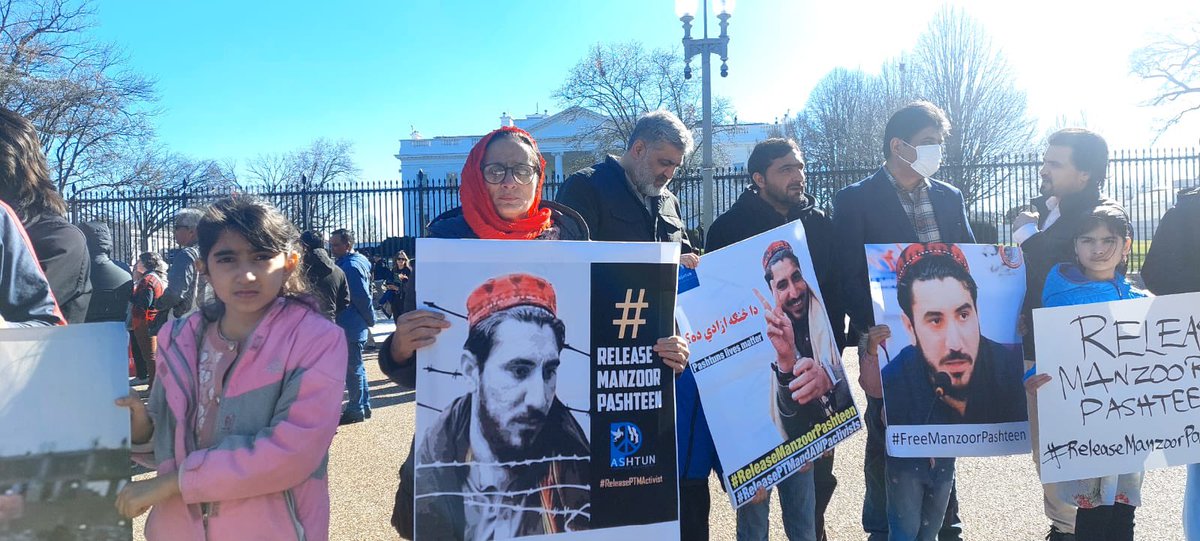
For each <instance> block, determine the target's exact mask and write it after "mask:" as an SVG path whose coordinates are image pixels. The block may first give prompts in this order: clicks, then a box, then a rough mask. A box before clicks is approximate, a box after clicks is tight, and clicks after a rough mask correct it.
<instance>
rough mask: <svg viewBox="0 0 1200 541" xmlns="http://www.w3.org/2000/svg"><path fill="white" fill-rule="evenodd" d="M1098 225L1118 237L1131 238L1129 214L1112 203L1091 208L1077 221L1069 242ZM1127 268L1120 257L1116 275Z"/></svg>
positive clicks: (1073, 241)
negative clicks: (1090, 211)
mask: <svg viewBox="0 0 1200 541" xmlns="http://www.w3.org/2000/svg"><path fill="white" fill-rule="evenodd" d="M1099 226H1104V228H1105V229H1107V230H1108V232H1109V233H1112V234H1113V235H1116V236H1117V237H1119V238H1122V239H1124V238H1133V226H1132V225H1131V224H1130V223H1129V215H1127V214H1125V209H1123V208H1121V207H1118V206H1114V205H1101V206H1098V207H1096V208H1095V209H1092V213H1091V214H1089V215H1088V217H1087V218H1085V219H1084V220H1083V221H1081V222H1079V226H1078V227H1076V228H1075V234H1074V235H1072V236H1071V244H1072V245H1074V244H1075V241H1076V240H1078V239H1079V237H1082V236H1083V235H1085V234H1087V232H1089V231H1091V230H1093V229H1095V228H1097V227H1099ZM1122 246H1123V245H1122ZM1121 249H1122V250H1123V249H1124V248H1123V247H1122V248H1121ZM1076 257H1077V258H1078V256H1076ZM1127 270H1128V262H1127V261H1125V260H1124V259H1122V260H1121V264H1120V265H1117V275H1118V276H1124V275H1125V272H1126V271H1127Z"/></svg>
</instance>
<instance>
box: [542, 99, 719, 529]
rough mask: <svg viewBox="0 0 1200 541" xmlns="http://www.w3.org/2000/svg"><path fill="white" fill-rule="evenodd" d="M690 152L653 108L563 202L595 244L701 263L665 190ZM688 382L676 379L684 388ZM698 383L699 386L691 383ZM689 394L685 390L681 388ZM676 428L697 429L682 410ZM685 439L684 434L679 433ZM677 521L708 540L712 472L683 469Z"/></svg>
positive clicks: (561, 196) (567, 185)
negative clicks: (619, 244) (632, 246)
mask: <svg viewBox="0 0 1200 541" xmlns="http://www.w3.org/2000/svg"><path fill="white" fill-rule="evenodd" d="M691 151H692V133H691V132H690V131H688V129H687V126H685V125H684V124H683V122H682V121H681V120H679V117H676V116H675V115H673V114H671V113H670V112H668V111H662V110H659V111H651V112H649V113H646V114H644V115H642V116H641V117H640V118H638V120H637V123H636V124H635V125H634V127H633V133H632V134H630V136H629V142H628V144H627V145H626V147H625V153H624V154H623V155H621V157H619V158H618V157H615V156H608V157H606V158H605V159H604V161H602V162H600V163H598V164H596V165H593V166H591V167H588V168H586V169H582V170H580V171H578V172H576V173H574V174H572V175H571V176H570V177H567V180H566V182H564V183H563V186H562V188H561V189H559V191H558V196H557V198H556V200H557V202H559V203H562V204H564V205H566V206H568V207H571V208H572V209H574V210H575V211H576V212H578V213H579V215H580V216H582V217H583V220H584V221H585V222H586V223H587V228H588V231H589V232H590V233H591V240H604V241H624V242H678V243H679V244H680V250H681V253H682V256H681V257H680V258H679V262H680V264H681V265H683V266H685V267H688V268H695V267H696V265H697V264H699V263H700V256H699V254H697V253H696V249H695V247H693V246H692V243H691V240H690V239H689V238H688V234H687V228H686V227H685V226H684V223H683V214H682V213H681V212H680V207H679V199H678V198H676V197H675V194H673V193H671V191H670V190H668V189H667V185H668V184H670V182H671V179H672V178H673V177H674V176H675V170H676V169H677V168H678V167H679V165H680V164H682V163H683V157H684V156H686V155H687V154H688V153H689V152H691ZM687 379H688V377H687V376H685V377H682V378H678V379H677V383H678V384H679V385H680V386H682V385H686V384H687V383H686V382H685V380H687ZM692 385H693V386H694V383H693V384H692ZM676 392H677V394H676V400H677V401H678V400H679V395H678V393H680V392H685V393H686V392H687V391H686V389H680V390H677V391H676ZM676 411H677V415H676V429H677V430H679V429H680V427H684V426H691V425H692V424H693V423H694V418H686V419H685V418H684V417H683V414H682V413H679V412H680V410H678V409H677V410H676ZM681 436H686V434H681ZM680 467H681V472H680V476H679V479H680V490H679V513H680V516H679V522H680V533H681V535H682V538H683V539H707V538H708V508H709V493H708V473H707V471H706V472H705V473H704V474H703V475H702V477H703V480H702V481H701V480H696V481H695V482H692V480H690V479H689V476H688V473H689V472H688V470H686V469H682V468H686V465H684V464H682V463H681V464H680Z"/></svg>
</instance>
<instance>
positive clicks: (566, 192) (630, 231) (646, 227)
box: [555, 156, 696, 254]
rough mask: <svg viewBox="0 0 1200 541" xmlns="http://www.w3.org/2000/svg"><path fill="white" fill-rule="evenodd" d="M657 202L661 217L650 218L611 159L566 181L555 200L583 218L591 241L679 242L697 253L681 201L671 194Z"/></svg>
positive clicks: (610, 157)
mask: <svg viewBox="0 0 1200 541" xmlns="http://www.w3.org/2000/svg"><path fill="white" fill-rule="evenodd" d="M654 199H655V205H657V207H658V214H657V215H655V216H651V215H650V211H649V210H647V209H646V206H645V205H643V204H642V202H641V201H639V200H638V198H637V196H635V195H634V194H633V191H631V190H630V189H629V183H628V181H627V180H626V178H625V169H624V168H622V167H621V164H620V163H617V160H616V158H614V157H612V156H609V157H607V158H606V159H605V160H604V161H603V162H600V163H598V164H596V165H593V166H591V167H588V168H586V169H582V170H580V171H577V172H576V173H575V174H573V175H571V176H569V177H567V180H566V181H565V182H563V185H562V188H560V189H559V190H558V196H557V197H555V201H557V202H559V203H562V204H564V205H566V206H568V207H571V208H572V209H575V211H576V212H578V213H579V215H580V216H582V217H583V220H584V221H585V222H587V227H588V230H589V231H590V232H591V236H592V240H604V241H624V242H655V241H657V242H678V243H680V244H681V245H682V246H681V247H680V248H681V253H685V254H687V253H693V252H695V251H696V250H695V248H693V246H692V242H691V240H690V239H689V238H688V234H687V228H686V227H685V226H684V223H683V218H682V216H683V214H682V213H681V212H680V208H679V199H678V198H676V197H675V194H673V193H671V192H669V191H668V192H666V193H665V194H664V195H661V196H658V197H656V198H654Z"/></svg>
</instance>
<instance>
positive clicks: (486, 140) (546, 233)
mask: <svg viewBox="0 0 1200 541" xmlns="http://www.w3.org/2000/svg"><path fill="white" fill-rule="evenodd" d="M545 179H546V160H544V159H542V155H541V154H540V153H538V148H537V142H535V141H534V140H533V137H532V136H530V135H529V134H528V133H526V132H525V130H522V129H520V128H514V127H511V126H506V127H503V128H500V129H498V130H496V131H493V132H492V133H489V134H487V135H486V136H484V137H483V139H480V140H479V142H478V143H476V144H475V148H472V149H471V153H470V154H469V155H467V163H466V164H465V165H463V170H462V186H461V187H459V190H458V193H459V196H460V198H461V199H462V206H461V207H458V208H455V209H451V210H448V211H446V212H444V213H442V215H441V216H438V217H437V218H435V219H434V220H433V222H431V223H430V224H429V236H431V237H434V238H442V239H476V238H478V239H504V240H532V239H539V240H588V229H587V223H586V222H584V221H583V218H582V217H580V216H579V214H578V213H577V212H575V211H574V210H571V209H570V208H568V207H566V206H564V205H560V204H558V203H555V202H553V201H544V200H542V184H543V183H544V182H545Z"/></svg>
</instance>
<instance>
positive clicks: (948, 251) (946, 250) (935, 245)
mask: <svg viewBox="0 0 1200 541" xmlns="http://www.w3.org/2000/svg"><path fill="white" fill-rule="evenodd" d="M928 256H942V257H949V258H950V259H953V260H954V262H955V263H958V264H959V265H960V266H962V268H963V270H965V271H967V272H968V273H970V272H971V268H970V267H969V266H968V265H967V256H965V255H963V252H962V250H960V249H959V248H958V246H957V245H954V244H946V243H944V242H929V243H924V244H922V243H913V244H909V245H908V247H907V248H905V249H904V251H902V252H900V258H899V259H898V260H897V261H896V282H900V281H902V280H904V273H906V272H908V269H909V268H911V267H912V266H913V265H915V264H916V263H917V262H918V261H920V260H922V259H924V258H925V257H928Z"/></svg>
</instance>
